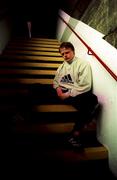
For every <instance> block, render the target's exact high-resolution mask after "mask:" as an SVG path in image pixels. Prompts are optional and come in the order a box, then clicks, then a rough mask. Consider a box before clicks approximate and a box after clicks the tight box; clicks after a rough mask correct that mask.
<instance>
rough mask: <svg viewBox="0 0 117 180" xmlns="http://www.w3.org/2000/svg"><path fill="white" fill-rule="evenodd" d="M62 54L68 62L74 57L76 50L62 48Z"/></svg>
mask: <svg viewBox="0 0 117 180" xmlns="http://www.w3.org/2000/svg"><path fill="white" fill-rule="evenodd" d="M60 54H61V55H62V57H63V58H64V60H65V61H67V62H70V61H71V60H72V59H73V58H74V51H73V50H72V49H71V48H60Z"/></svg>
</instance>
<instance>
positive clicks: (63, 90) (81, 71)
mask: <svg viewBox="0 0 117 180" xmlns="http://www.w3.org/2000/svg"><path fill="white" fill-rule="evenodd" d="M59 52H60V54H61V55H62V57H63V58H64V62H63V63H62V64H61V65H60V66H59V68H58V69H57V72H56V74H55V78H54V81H53V87H54V88H55V89H56V92H57V95H58V97H59V98H60V99H61V100H62V101H63V102H64V103H66V104H72V105H73V106H74V107H75V108H77V109H78V117H77V121H76V123H75V126H74V129H73V132H72V135H71V136H70V138H69V143H70V144H71V145H72V146H74V147H78V148H79V147H81V146H82V144H81V141H80V135H81V130H82V128H83V127H84V126H85V124H86V123H87V122H88V121H90V120H91V118H92V112H93V111H94V108H95V106H96V105H97V104H98V100H97V97H96V96H95V95H94V94H93V93H92V91H91V90H92V72H91V66H90V64H89V63H88V61H85V60H82V59H79V58H78V57H76V56H75V49H74V46H73V45H72V44H71V43H70V42H63V43H62V44H61V45H60V47H59Z"/></svg>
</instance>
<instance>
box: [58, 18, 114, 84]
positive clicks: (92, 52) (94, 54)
mask: <svg viewBox="0 0 117 180" xmlns="http://www.w3.org/2000/svg"><path fill="white" fill-rule="evenodd" d="M58 16H59V18H60V19H61V20H62V21H63V22H64V23H65V24H66V25H67V26H68V27H69V28H70V29H71V31H72V32H73V33H74V34H75V35H76V36H77V38H78V39H80V41H81V42H82V43H83V44H84V45H85V46H86V47H87V49H88V52H87V53H88V54H89V55H93V56H95V57H96V59H97V60H98V61H99V62H100V63H101V64H102V65H103V67H104V68H105V69H106V70H107V71H108V72H109V73H110V74H111V76H112V77H113V78H114V79H115V80H116V81H117V75H116V74H115V73H114V72H113V71H112V70H111V69H110V68H109V67H108V66H107V65H106V64H105V63H104V62H103V61H102V60H101V58H100V57H99V56H98V55H97V54H96V53H95V52H94V51H93V50H92V49H91V47H89V46H88V45H87V44H86V43H85V41H83V39H82V38H81V37H80V36H79V35H78V34H77V33H76V32H75V31H74V30H73V28H72V27H71V26H70V25H69V24H68V23H67V22H66V21H65V20H64V19H63V18H62V17H61V16H60V15H58Z"/></svg>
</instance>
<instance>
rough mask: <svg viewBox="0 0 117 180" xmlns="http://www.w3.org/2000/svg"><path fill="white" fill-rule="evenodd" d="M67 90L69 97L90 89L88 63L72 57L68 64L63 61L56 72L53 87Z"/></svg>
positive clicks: (90, 77) (89, 67)
mask: <svg viewBox="0 0 117 180" xmlns="http://www.w3.org/2000/svg"><path fill="white" fill-rule="evenodd" d="M59 86H60V87H62V88H63V89H68V91H69V92H70V96H72V97H74V96H76V95H79V94H82V93H84V92H87V91H89V90H91V88H92V71H91V66H90V64H89V62H88V61H84V60H82V59H79V58H77V57H74V58H73V60H72V62H71V63H70V64H69V63H68V62H66V61H64V62H63V63H62V64H61V65H60V66H59V68H58V69H57V71H56V74H55V77H54V80H53V87H54V88H55V89H56V88H57V87H59Z"/></svg>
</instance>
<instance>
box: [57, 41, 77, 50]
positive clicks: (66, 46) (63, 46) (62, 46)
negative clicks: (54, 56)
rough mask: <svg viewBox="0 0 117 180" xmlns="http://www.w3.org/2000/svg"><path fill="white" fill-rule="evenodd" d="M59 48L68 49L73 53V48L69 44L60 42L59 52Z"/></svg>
mask: <svg viewBox="0 0 117 180" xmlns="http://www.w3.org/2000/svg"><path fill="white" fill-rule="evenodd" d="M61 48H70V49H71V50H72V51H74V46H73V44H72V43H71V42H62V43H61V45H60V47H59V52H60V49H61Z"/></svg>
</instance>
